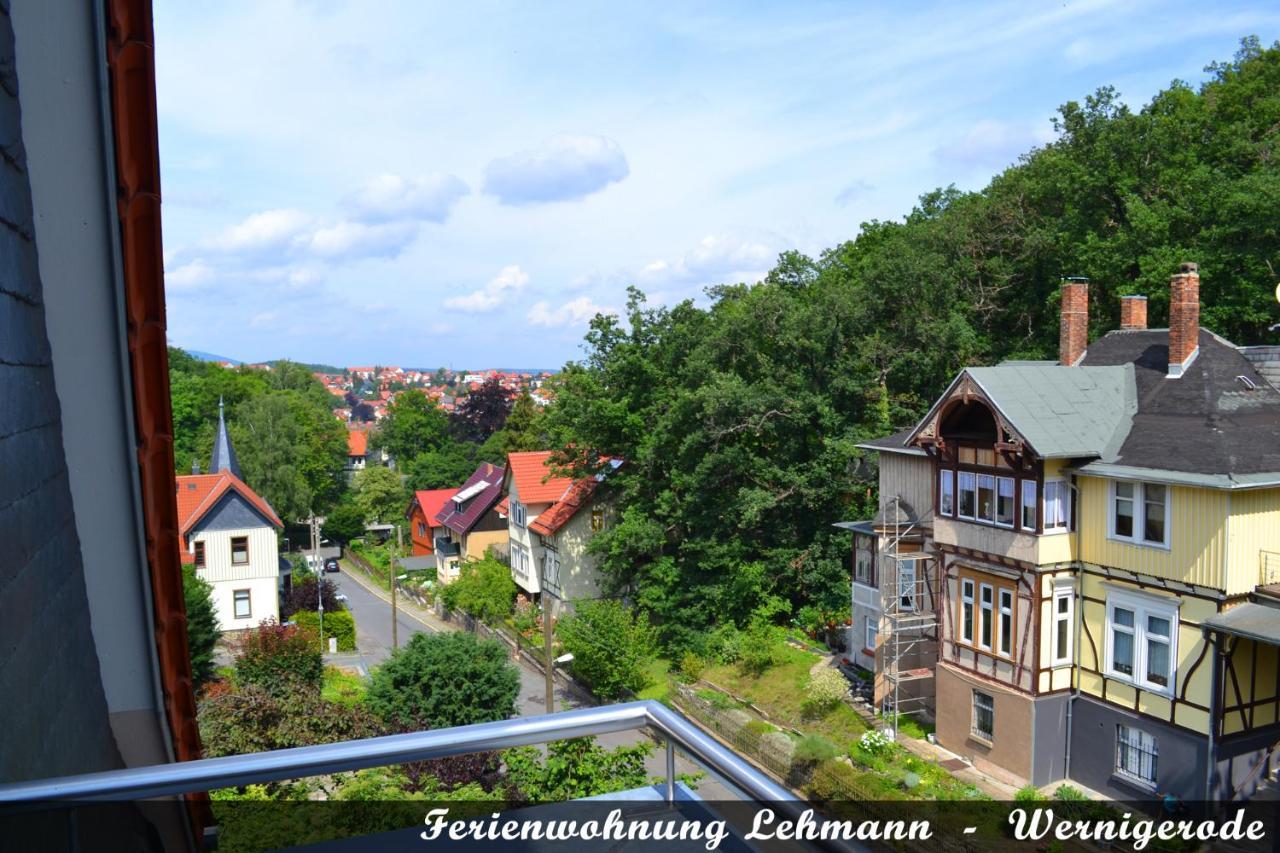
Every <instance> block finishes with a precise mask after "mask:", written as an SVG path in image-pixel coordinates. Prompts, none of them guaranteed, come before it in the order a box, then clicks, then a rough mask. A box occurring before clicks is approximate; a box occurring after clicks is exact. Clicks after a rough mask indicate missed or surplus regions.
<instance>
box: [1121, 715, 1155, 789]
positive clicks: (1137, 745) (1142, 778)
mask: <svg viewBox="0 0 1280 853" xmlns="http://www.w3.org/2000/svg"><path fill="white" fill-rule="evenodd" d="M1123 746H1129V747H1131V748H1132V750H1133V752H1132V753H1131V755H1133V756H1135V757H1137V760H1138V763H1139V768H1138V770H1137V771H1134V770H1131V769H1130V768H1128V767H1126V766H1125V763H1124V761H1123V760H1122V758H1121V756H1122V754H1124V753H1123V752H1122V747H1123ZM1144 755H1145V756H1150V771H1151V775H1150V776H1147V775H1144V774H1143V772H1142V767H1141V765H1142V763H1143V756H1144ZM1159 759H1160V749H1159V742H1158V741H1157V740H1156V739H1155V737H1154V736H1153V735H1152V734H1151V733H1150V732H1146V731H1143V730H1142V729H1139V728H1135V727H1134V726H1126V725H1125V724H1123V723H1119V724H1117V725H1116V763H1115V774H1116V775H1117V776H1119V777H1121V778H1123V779H1125V780H1126V781H1128V782H1132V783H1133V784H1135V785H1140V786H1142V787H1143V788H1147V789H1149V790H1152V791H1154V790H1155V789H1156V780H1157V778H1158V777H1159V772H1160V761H1159Z"/></svg>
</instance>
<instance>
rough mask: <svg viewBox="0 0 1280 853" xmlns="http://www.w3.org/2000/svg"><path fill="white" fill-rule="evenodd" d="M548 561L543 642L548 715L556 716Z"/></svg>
mask: <svg viewBox="0 0 1280 853" xmlns="http://www.w3.org/2000/svg"><path fill="white" fill-rule="evenodd" d="M546 565H547V560H546V557H543V560H542V642H543V645H544V646H545V647H546V648H545V651H546V655H547V657H546V662H545V664H544V665H545V667H546V670H547V713H548V714H554V713H555V712H556V675H555V669H556V659H555V652H553V651H552V640H553V638H554V635H555V631H554V630H553V628H552V625H551V593H550V592H549V591H548V590H547V572H546Z"/></svg>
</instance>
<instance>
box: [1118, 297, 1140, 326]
mask: <svg viewBox="0 0 1280 853" xmlns="http://www.w3.org/2000/svg"><path fill="white" fill-rule="evenodd" d="M1146 327H1147V297H1145V296H1121V297H1120V328H1121V329H1124V330H1126V331H1130V332H1140V331H1142V330H1143V329H1145V328H1146Z"/></svg>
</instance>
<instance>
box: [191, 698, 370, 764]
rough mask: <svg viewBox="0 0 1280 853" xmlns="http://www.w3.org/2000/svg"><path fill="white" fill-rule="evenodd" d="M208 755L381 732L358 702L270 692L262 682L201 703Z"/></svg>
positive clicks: (202, 735) (202, 737) (199, 714)
mask: <svg viewBox="0 0 1280 853" xmlns="http://www.w3.org/2000/svg"><path fill="white" fill-rule="evenodd" d="M196 719H197V722H198V724H199V726H200V741H201V744H202V746H203V747H204V755H205V757H206V758H218V757H220V756H223V755H241V754H244V753H249V752H266V751H267V750H273V749H291V748H293V747H297V746H314V745H316V744H322V743H337V742H338V741H345V740H355V739H358V738H367V737H374V736H376V735H378V734H381V733H382V732H381V729H380V726H379V725H378V722H377V720H375V719H374V718H373V717H372V715H370V713H369V712H368V711H367V710H365V709H364V708H362V707H360V706H359V705H352V706H348V705H342V704H340V703H338V702H327V701H325V700H324V699H322V698H320V693H319V691H316V690H307V689H295V690H287V691H275V692H273V691H270V690H267V689H265V688H264V687H261V686H259V685H257V684H249V685H242V686H240V687H235V688H231V689H227V690H219V691H212V690H211V691H209V692H208V693H206V694H205V696H204V697H202V698H201V700H200V703H199V705H198V706H197V715H196Z"/></svg>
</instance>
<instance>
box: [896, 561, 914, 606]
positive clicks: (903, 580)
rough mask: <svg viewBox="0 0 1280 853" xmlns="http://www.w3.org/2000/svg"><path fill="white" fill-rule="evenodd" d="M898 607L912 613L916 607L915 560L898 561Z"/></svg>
mask: <svg viewBox="0 0 1280 853" xmlns="http://www.w3.org/2000/svg"><path fill="white" fill-rule="evenodd" d="M897 574H898V609H899V610H904V611H907V612H911V613H914V612H915V609H916V562H915V560H899V561H898V572H897Z"/></svg>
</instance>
